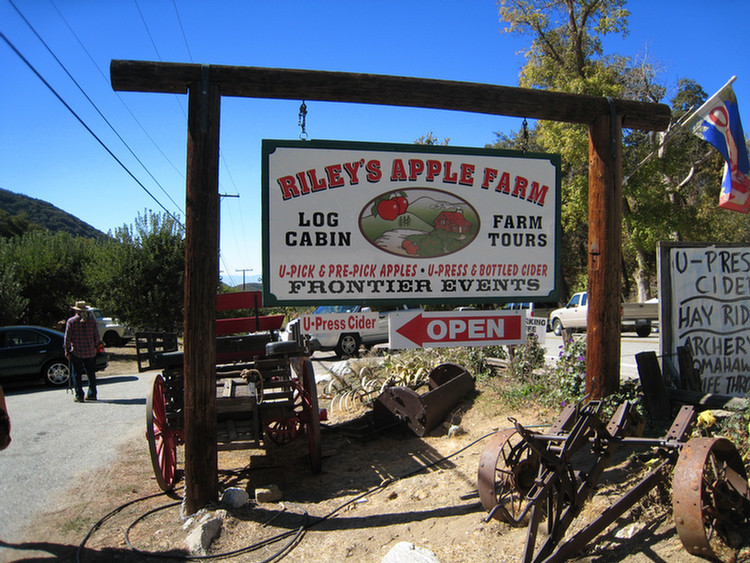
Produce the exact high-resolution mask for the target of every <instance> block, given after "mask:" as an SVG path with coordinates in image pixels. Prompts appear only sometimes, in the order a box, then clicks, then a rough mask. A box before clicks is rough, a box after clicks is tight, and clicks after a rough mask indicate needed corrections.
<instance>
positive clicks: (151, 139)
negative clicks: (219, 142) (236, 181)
mask: <svg viewBox="0 0 750 563" xmlns="http://www.w3.org/2000/svg"><path fill="white" fill-rule="evenodd" d="M50 2H51V4H52V7H53V8H54V9H55V11H56V12H57V15H58V16H60V19H61V20H62V21H63V23H64V24H65V26H66V27H67V28H68V30H69V31H70V33H71V34H72V35H73V37H75V39H76V41H78V45H80V47H81V49H83V52H84V53H86V55H87V56H88V58H89V60H90V61H91V63H92V64H93V65H94V68H96V70H98V71H99V75H100V76H101V77H102V78H103V79H104V81H105V82H106V83H107V85H108V86H109V78H108V77H107V75H106V74H105V72H104V71H103V70H102V69H101V67H100V66H99V64H98V63H97V62H96V59H94V57H93V56H92V55H91V53H90V52H89V50H88V49H87V48H86V45H84V43H83V41H81V38H80V37H79V36H78V34H77V33H76V32H75V30H74V29H73V28H72V26H71V25H70V24H69V23H68V20H66V19H65V16H64V15H63V14H62V12H60V10H59V9H58V7H57V5H56V4H55V0H50ZM115 95H116V96H117V99H118V100H120V103H121V104H122V105H123V107H124V108H125V110H126V111H127V112H128V113H129V114H130V117H132V118H133V121H135V122H136V124H137V125H138V127H140V128H141V131H143V134H144V135H146V137H147V138H148V140H149V141H151V144H152V145H154V148H156V150H157V151H159V153H160V154H161V155H162V156H163V157H164V160H166V161H167V162H168V163H169V165H170V166H171V167H172V168H173V169H174V170H175V172H177V174H179V176H180V177H181V178H183V179H184V178H185V174H184V171H183V170H181V169H179V168H177V166H175V164H174V162H172V160H171V159H170V158H169V157H168V156H167V155H166V153H165V152H164V151H163V150H161V147H160V146H159V145H158V144H157V142H156V141H155V140H154V139H153V137H152V136H151V135H150V134H149V132H148V131H147V130H146V128H145V127H144V126H143V124H142V123H141V122H140V121H139V120H138V118H137V117H136V115H135V114H134V113H133V111H132V110H131V109H130V107H129V106H128V104H127V103H125V100H124V99H123V97H122V96H121V95H120V93H119V92H117V91H115ZM152 178H153V176H152ZM154 181H155V182H156V180H155V179H154ZM157 184H158V182H157ZM159 187H161V185H160V186H159ZM162 191H164V195H166V196H167V197H168V198H169V200H170V201H171V202H172V203H174V204H175V206H176V207H177V209H179V210H180V213H183V214H184V211H183V210H182V208H181V207H180V206H179V205H178V204H177V203H176V202H175V201H174V200H173V199H172V197H171V196H170V195H169V194H168V193H167V192H166V191H165V190H164V188H162Z"/></svg>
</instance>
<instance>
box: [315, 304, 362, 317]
mask: <svg viewBox="0 0 750 563" xmlns="http://www.w3.org/2000/svg"><path fill="white" fill-rule="evenodd" d="M358 310H359V305H321V306H320V307H318V308H317V309H315V311H313V315H320V314H324V313H356V312H357V311H358Z"/></svg>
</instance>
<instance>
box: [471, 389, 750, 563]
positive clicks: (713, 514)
mask: <svg viewBox="0 0 750 563" xmlns="http://www.w3.org/2000/svg"><path fill="white" fill-rule="evenodd" d="M600 410H601V403H600V402H598V401H591V402H589V403H587V404H585V405H572V406H567V407H565V408H564V409H563V411H562V412H561V414H560V416H559V417H558V419H557V420H556V422H555V423H554V424H553V425H552V426H551V427H550V428H549V429H547V431H546V432H545V433H539V432H535V431H531V430H529V429H527V428H525V427H524V426H523V425H521V424H520V423H519V422H518V421H516V420H512V419H511V422H512V423H513V428H510V429H507V430H501V431H498V432H497V433H495V434H494V435H493V436H492V437H491V438H490V439H489V442H488V443H487V446H486V447H485V450H484V452H483V453H482V456H481V458H480V464H479V470H478V491H479V496H480V499H481V502H482V505H483V506H484V508H485V509H486V510H488V511H489V516H488V517H487V520H488V521H489V520H490V519H492V518H495V519H497V520H500V521H502V522H506V523H507V524H510V525H511V526H515V527H523V526H527V528H528V531H527V536H526V543H525V547H524V550H523V556H522V561H523V562H524V563H541V562H544V563H554V562H562V561H566V560H567V559H569V558H570V557H572V556H574V555H576V554H578V553H580V552H581V551H582V550H583V548H584V547H585V546H586V545H587V543H588V542H590V541H591V540H593V539H594V538H595V537H596V536H597V535H599V534H600V533H602V532H603V531H604V530H605V529H607V527H608V526H609V525H610V524H612V523H614V522H615V521H616V520H617V519H618V518H619V517H621V516H622V515H623V514H625V512H627V511H628V510H629V509H630V508H632V507H633V506H634V505H635V504H636V503H637V502H638V501H640V500H641V499H643V498H644V497H645V496H646V495H647V494H648V493H649V491H651V490H652V489H653V488H654V487H656V486H657V485H659V484H660V483H665V482H666V481H668V479H669V477H670V475H672V474H673V475H674V476H673V479H672V482H673V486H672V509H673V517H674V522H675V527H676V529H677V532H678V534H679V537H680V540H681V541H682V543H683V545H684V547H685V548H686V549H687V551H688V552H689V553H691V554H693V555H697V556H701V557H704V558H706V559H713V560H727V559H725V554H726V553H727V552H728V551H733V548H734V547H736V546H735V545H734V544H736V543H737V542H738V540H739V541H740V542H741V541H743V540H744V539H746V537H747V534H748V531H749V530H750V491H749V490H748V481H747V475H746V473H745V468H744V463H743V460H742V458H741V456H740V455H739V453H738V452H737V449H736V448H735V446H734V444H733V443H732V442H731V441H729V440H727V439H725V438H706V437H698V438H690V433H691V430H692V428H693V425H694V421H695V410H694V407H692V406H683V407H682V409H681V410H680V411H679V413H678V414H677V416H676V417H675V419H674V421H673V422H672V424H671V426H670V428H669V429H668V431H667V432H666V434H665V435H664V436H662V437H660V438H643V437H638V436H633V435H632V434H633V433H634V430H635V429H636V420H637V417H636V415H635V412H634V409H633V407H632V406H631V404H630V403H624V404H622V405H621V406H620V407H619V408H618V409H617V411H616V412H615V414H614V415H613V416H612V418H611V420H610V421H609V422H608V423H606V424H605V422H603V421H602V420H601V419H600V418H599V413H600ZM625 446H630V447H645V448H650V449H651V450H652V451H653V454H654V456H655V461H656V463H655V465H653V466H652V468H651V469H650V470H649V471H648V472H647V473H646V474H645V476H644V477H642V478H641V480H640V481H639V482H638V483H636V484H635V485H634V486H633V487H632V488H631V489H630V490H628V491H627V492H626V493H625V494H623V495H622V496H621V497H620V498H619V499H618V500H617V501H616V502H615V503H614V504H612V505H611V506H609V507H608V508H607V509H605V510H604V511H602V512H601V513H600V514H599V515H598V516H597V517H596V518H595V519H594V520H592V521H590V522H588V523H587V524H585V525H584V526H583V527H581V528H580V529H579V530H578V531H576V532H575V533H572V534H569V535H566V532H568V530H569V528H570V527H571V525H572V524H573V523H574V521H575V519H576V518H577V517H578V516H579V515H580V513H581V511H582V509H583V507H584V504H585V503H586V501H587V500H588V499H589V497H590V496H591V494H592V493H593V491H594V488H595V487H596V485H597V482H598V481H599V479H600V477H601V476H602V473H603V472H604V470H605V468H606V465H607V463H608V460H610V458H611V456H612V454H613V453H614V452H615V451H616V450H617V449H618V448H620V447H625ZM542 526H543V529H545V528H546V533H541V534H540V527H542Z"/></svg>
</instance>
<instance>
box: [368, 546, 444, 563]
mask: <svg viewBox="0 0 750 563" xmlns="http://www.w3.org/2000/svg"><path fill="white" fill-rule="evenodd" d="M382 563H440V560H439V559H438V558H437V555H435V554H434V553H432V552H431V551H430V550H429V549H426V548H424V547H418V546H416V545H414V544H413V543H409V542H406V541H402V542H399V543H397V544H396V545H394V546H393V547H392V548H391V550H390V551H389V552H388V553H387V554H386V556H385V557H383V561H382Z"/></svg>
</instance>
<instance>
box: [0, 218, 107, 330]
mask: <svg viewBox="0 0 750 563" xmlns="http://www.w3.org/2000/svg"><path fill="white" fill-rule="evenodd" d="M96 244H98V243H96V242H95V241H92V240H91V239H85V238H80V237H74V236H72V235H70V234H68V233H66V232H59V233H57V234H52V233H50V232H48V231H44V230H33V231H30V232H28V233H26V234H25V235H24V236H21V237H15V238H13V239H10V240H0V256H2V263H3V264H9V263H11V264H13V265H14V269H15V273H14V278H15V280H16V283H18V284H19V285H20V287H21V297H22V298H23V299H25V300H27V302H28V307H27V308H26V311H25V313H24V314H22V315H21V316H20V317H19V318H17V319H16V320H15V322H17V323H23V324H38V325H42V326H54V325H55V324H56V323H57V322H58V321H60V320H62V319H65V318H67V317H68V316H69V313H70V306H71V305H72V304H73V302H74V301H76V300H78V299H84V300H87V301H90V300H91V294H90V290H89V287H88V285H87V270H88V269H89V268H90V266H91V262H90V256H91V249H92V248H93V247H94V246H95V245H96Z"/></svg>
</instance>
